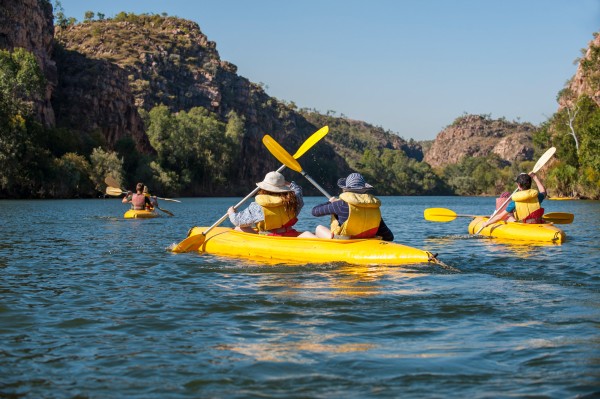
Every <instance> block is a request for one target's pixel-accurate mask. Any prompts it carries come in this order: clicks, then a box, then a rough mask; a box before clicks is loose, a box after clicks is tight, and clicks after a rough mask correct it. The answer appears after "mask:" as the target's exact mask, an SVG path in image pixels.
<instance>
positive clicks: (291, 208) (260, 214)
mask: <svg viewBox="0 0 600 399" xmlns="http://www.w3.org/2000/svg"><path fill="white" fill-rule="evenodd" d="M256 185H257V186H258V188H259V189H260V190H259V191H258V194H257V195H256V197H254V202H252V203H250V205H249V206H248V208H246V209H244V210H243V211H241V212H236V211H235V209H234V208H233V207H230V208H229V209H228V210H227V214H228V215H229V221H230V222H231V223H232V224H233V225H234V226H235V229H236V230H239V231H244V232H247V233H258V234H265V235H270V236H285V237H297V236H298V235H300V233H299V232H298V231H296V230H295V229H294V228H293V226H294V224H296V222H297V221H298V214H299V213H300V210H301V209H302V207H303V206H304V201H303V198H302V187H300V186H298V185H297V184H296V183H294V182H291V183H288V182H286V181H285V178H284V177H283V175H282V174H281V173H279V172H269V173H267V174H266V176H265V178H264V180H263V181H261V182H258V183H256Z"/></svg>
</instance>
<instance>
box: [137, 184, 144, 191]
mask: <svg viewBox="0 0 600 399" xmlns="http://www.w3.org/2000/svg"><path fill="white" fill-rule="evenodd" d="M135 191H144V183H138V184H136V185H135Z"/></svg>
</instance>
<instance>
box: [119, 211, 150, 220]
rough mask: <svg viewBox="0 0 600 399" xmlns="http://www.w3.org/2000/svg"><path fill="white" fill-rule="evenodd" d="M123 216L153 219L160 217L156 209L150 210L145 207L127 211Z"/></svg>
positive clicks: (126, 217)
mask: <svg viewBox="0 0 600 399" xmlns="http://www.w3.org/2000/svg"><path fill="white" fill-rule="evenodd" d="M123 217H124V218H125V219H152V218H155V217H158V213H156V212H155V211H148V210H145V209H143V210H135V209H130V210H128V211H127V212H125V214H124V215H123Z"/></svg>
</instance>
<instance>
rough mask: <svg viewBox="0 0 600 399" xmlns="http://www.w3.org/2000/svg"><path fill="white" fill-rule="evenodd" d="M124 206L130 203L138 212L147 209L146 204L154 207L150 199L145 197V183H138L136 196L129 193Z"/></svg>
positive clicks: (124, 198) (124, 199) (124, 200)
mask: <svg viewBox="0 0 600 399" xmlns="http://www.w3.org/2000/svg"><path fill="white" fill-rule="evenodd" d="M122 202H123V203H124V204H128V203H130V204H131V206H132V208H133V209H134V210H136V211H141V210H144V209H146V204H148V205H149V206H152V204H151V203H150V198H148V197H146V196H145V195H144V183H138V184H136V186H135V194H134V193H132V192H131V191H128V192H127V195H126V196H125V197H123V201H122Z"/></svg>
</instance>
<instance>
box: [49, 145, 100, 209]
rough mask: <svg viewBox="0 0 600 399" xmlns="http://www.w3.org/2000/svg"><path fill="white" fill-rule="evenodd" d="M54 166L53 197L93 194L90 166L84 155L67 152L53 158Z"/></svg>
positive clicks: (87, 195)
mask: <svg viewBox="0 0 600 399" xmlns="http://www.w3.org/2000/svg"><path fill="white" fill-rule="evenodd" d="M54 166H55V168H54V178H53V179H52V180H53V182H52V183H51V194H52V196H53V197H60V198H73V197H90V196H94V194H95V191H96V190H95V189H94V183H93V182H92V181H91V180H90V176H91V166H90V163H89V162H88V161H87V159H86V158H85V157H84V156H82V155H78V154H75V153H72V152H69V153H66V154H65V155H63V156H62V157H60V158H57V159H55V160H54Z"/></svg>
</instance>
